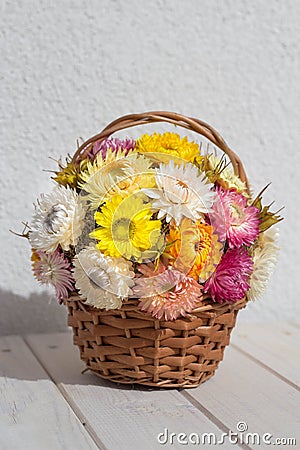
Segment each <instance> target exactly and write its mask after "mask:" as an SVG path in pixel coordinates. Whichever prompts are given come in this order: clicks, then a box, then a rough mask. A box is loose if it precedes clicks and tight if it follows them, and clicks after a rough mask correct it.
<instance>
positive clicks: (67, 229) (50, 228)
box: [30, 186, 87, 253]
mask: <svg viewBox="0 0 300 450" xmlns="http://www.w3.org/2000/svg"><path fill="white" fill-rule="evenodd" d="M86 209H87V206H86V203H85V201H84V200H83V199H82V198H80V197H79V196H78V194H77V193H76V191H75V190H73V189H70V188H69V187H63V186H56V187H55V188H54V189H53V191H52V192H51V193H50V194H42V195H41V196H40V198H39V199H38V201H37V205H35V213H34V215H33V220H32V223H31V232H30V243H31V245H32V247H33V248H35V249H37V250H43V251H45V252H47V253H52V252H54V251H55V250H56V249H57V247H58V245H60V246H61V247H62V249H63V250H65V251H67V250H69V248H70V245H76V244H77V242H78V239H79V236H80V235H81V233H82V230H83V227H84V218H85V214H86Z"/></svg>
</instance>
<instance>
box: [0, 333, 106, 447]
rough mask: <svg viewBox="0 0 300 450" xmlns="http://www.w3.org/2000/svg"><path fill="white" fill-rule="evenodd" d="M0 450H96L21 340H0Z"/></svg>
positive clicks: (7, 338)
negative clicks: (77, 449) (70, 449)
mask: <svg viewBox="0 0 300 450" xmlns="http://www.w3.org/2000/svg"><path fill="white" fill-rule="evenodd" d="M0 393H1V395H0V448H1V450H41V449H43V450H58V449H69V448H74V449H75V448H80V449H82V450H87V449H92V450H96V449H97V448H98V447H97V446H96V444H95V443H94V442H93V440H92V439H91V437H90V436H89V434H88V433H87V431H86V430H85V429H84V427H83V426H82V424H81V423H80V421H79V420H78V418H77V417H76V415H75V414H74V412H73V411H72V409H71V408H70V406H69V405H68V403H67V402H66V401H65V399H64V398H63V396H62V395H61V394H60V392H59V390H58V389H57V387H56V386H55V384H54V383H53V382H52V381H51V380H50V379H49V377H48V376H47V374H46V372H45V371H44V370H43V368H42V367H41V365H40V364H39V362H38V361H37V360H36V358H35V357H34V355H33V354H32V353H31V352H30V350H29V349H28V347H27V345H26V344H25V343H24V341H23V340H22V339H21V338H20V337H18V336H10V337H2V338H0Z"/></svg>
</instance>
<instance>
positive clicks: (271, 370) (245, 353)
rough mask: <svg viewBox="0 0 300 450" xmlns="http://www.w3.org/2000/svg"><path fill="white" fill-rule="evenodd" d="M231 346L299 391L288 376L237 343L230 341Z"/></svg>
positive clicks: (299, 388)
mask: <svg viewBox="0 0 300 450" xmlns="http://www.w3.org/2000/svg"><path fill="white" fill-rule="evenodd" d="M231 346H232V347H233V348H235V350H237V351H238V352H240V353H242V354H243V355H244V356H247V358H249V359H251V360H252V361H253V362H255V363H256V364H258V365H259V366H261V367H262V368H263V369H265V370H267V371H268V372H270V373H272V374H273V375H275V376H276V377H277V378H279V379H280V380H281V381H284V382H285V383H286V384H288V385H289V386H291V387H292V388H294V389H296V391H300V387H299V386H298V385H297V384H295V383H293V382H292V381H290V380H289V379H288V378H286V377H285V376H283V375H281V374H280V373H279V372H277V371H276V370H274V369H272V367H270V366H268V365H267V364H265V363H263V362H262V361H260V360H259V359H257V358H255V356H252V355H251V354H250V353H248V352H246V351H245V350H243V349H242V348H240V347H239V346H238V345H236V344H233V343H231Z"/></svg>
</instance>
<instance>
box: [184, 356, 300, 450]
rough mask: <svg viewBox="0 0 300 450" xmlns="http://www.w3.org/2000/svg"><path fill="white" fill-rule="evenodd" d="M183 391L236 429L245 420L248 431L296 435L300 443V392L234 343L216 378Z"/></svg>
mask: <svg viewBox="0 0 300 450" xmlns="http://www.w3.org/2000/svg"><path fill="white" fill-rule="evenodd" d="M183 395H184V396H186V397H187V398H193V399H194V400H196V401H197V402H199V403H200V404H201V405H202V406H203V407H205V408H206V409H207V410H209V411H210V412H211V413H212V414H213V415H214V416H216V417H217V418H218V419H219V420H221V421H222V422H223V423H224V424H225V425H227V426H228V428H230V429H231V430H232V431H234V432H236V431H237V424H238V423H239V422H241V421H243V422H246V423H247V426H248V432H251V433H254V432H256V433H259V434H260V436H262V435H263V434H264V433H271V434H272V435H273V436H274V438H277V437H291V438H296V439H297V443H298V445H299V442H300V435H299V431H300V427H299V404H300V394H299V392H298V391H297V390H296V389H295V388H293V387H292V386H290V385H289V384H287V383H285V382H284V381H282V380H281V379H279V378H278V377H277V376H275V375H274V374H272V373H271V372H270V371H268V370H266V369H264V368H263V367H262V366H260V365H259V364H257V363H255V362H254V361H253V360H251V359H250V358H249V357H247V356H245V355H244V354H242V353H240V352H239V351H237V350H236V349H234V348H233V347H230V348H228V349H227V350H226V351H225V359H224V361H223V362H222V363H221V364H220V368H219V369H218V370H217V372H216V374H215V376H214V377H213V378H211V379H210V380H209V381H207V382H206V383H204V384H203V385H202V386H201V387H200V388H199V389H193V390H189V391H185V392H184V393H183ZM250 447H254V448H255V446H253V445H250ZM258 448H270V446H268V445H266V447H264V446H261V447H258ZM289 448H290V447H289ZM291 448H292V447H291ZM295 448H296V447H295Z"/></svg>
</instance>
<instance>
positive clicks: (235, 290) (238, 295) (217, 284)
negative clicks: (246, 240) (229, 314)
mask: <svg viewBox="0 0 300 450" xmlns="http://www.w3.org/2000/svg"><path fill="white" fill-rule="evenodd" d="M252 272H253V261H252V259H251V258H250V256H249V254H248V252H247V250H245V249H242V248H239V249H237V248H235V249H233V250H227V252H226V253H225V254H224V255H223V257H222V259H221V262H220V264H219V265H218V266H217V268H216V270H215V272H214V273H213V275H212V276H211V277H210V278H209V279H208V280H207V281H206V283H205V286H204V292H208V293H209V294H210V295H211V297H212V299H213V300H214V301H216V302H219V303H224V302H229V303H234V302H236V301H237V300H241V299H242V298H243V297H244V296H245V293H246V291H248V289H249V288H250V284H249V280H250V276H251V274H252Z"/></svg>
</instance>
